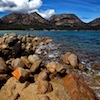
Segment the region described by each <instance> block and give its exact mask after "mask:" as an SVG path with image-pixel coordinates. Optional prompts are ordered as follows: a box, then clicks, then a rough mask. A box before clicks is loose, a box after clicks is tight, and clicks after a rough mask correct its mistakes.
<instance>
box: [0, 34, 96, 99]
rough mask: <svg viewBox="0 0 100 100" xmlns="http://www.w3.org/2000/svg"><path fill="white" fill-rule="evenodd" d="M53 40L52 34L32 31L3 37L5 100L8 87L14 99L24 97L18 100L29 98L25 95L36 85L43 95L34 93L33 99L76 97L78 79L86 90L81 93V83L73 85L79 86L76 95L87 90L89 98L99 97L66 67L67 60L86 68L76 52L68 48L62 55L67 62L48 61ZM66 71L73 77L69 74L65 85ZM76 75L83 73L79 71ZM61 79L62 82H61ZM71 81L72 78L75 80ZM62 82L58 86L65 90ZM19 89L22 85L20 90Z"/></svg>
mask: <svg viewBox="0 0 100 100" xmlns="http://www.w3.org/2000/svg"><path fill="white" fill-rule="evenodd" d="M51 42H52V40H51V39H49V38H48V37H45V38H39V37H36V36H29V35H24V36H22V35H16V34H9V35H4V36H3V37H0V54H1V55H0V56H1V57H0V82H1V83H3V82H4V83H5V84H1V91H0V92H1V93H0V97H1V98H0V100H2V98H3V97H2V96H3V95H4V94H7V91H9V90H11V93H8V94H7V96H8V97H9V98H11V100H17V99H18V98H22V99H18V100H23V99H25V100H29V99H28V98H23V97H24V96H25V95H27V94H26V93H27V91H28V92H29V93H30V94H32V93H31V92H32V91H31V90H32V89H33V90H34V93H33V94H34V96H35V95H36V96H38V95H39V98H41V99H36V98H35V97H34V98H33V97H30V98H31V99H33V100H54V99H55V100H70V99H68V98H73V92H71V91H72V90H70V86H69V85H72V84H73V83H75V84H76V85H77V84H80V86H82V89H83V90H84V91H82V93H80V88H79V90H78V89H77V88H78V86H77V87H75V86H76V85H75V86H74V85H72V86H74V88H75V90H77V94H76V95H78V94H79V95H80V96H82V98H85V95H82V94H85V90H86V91H87V94H91V95H86V96H87V98H89V99H86V100H95V98H96V97H93V96H92V94H93V93H92V92H91V91H88V90H87V89H88V86H87V85H86V84H85V82H84V83H82V82H78V80H74V77H69V76H70V74H69V76H68V75H67V74H68V73H67V71H66V70H67V69H66V68H65V66H64V63H65V64H70V65H71V66H72V67H73V68H76V67H77V66H80V67H81V68H82V65H81V64H79V62H78V57H77V56H76V55H75V54H73V53H71V52H67V53H66V54H64V55H62V57H61V58H62V61H63V62H59V61H53V60H52V61H48V62H46V60H47V59H48V58H46V59H44V58H45V56H46V57H47V53H48V51H49V50H50V48H49V47H48V44H50V43H51ZM45 52H46V53H45ZM44 55H45V56H44ZM44 62H46V63H44ZM65 75H67V76H66V77H69V78H66V77H65V78H66V79H65V80H67V81H68V82H69V83H68V82H67V81H65V82H64V84H65V86H64V85H63V82H62V81H63V80H62V78H63V77H64V76H65ZM72 75H73V74H72ZM75 75H76V74H75ZM58 76H60V77H58ZM76 77H79V76H78V75H76ZM77 79H78V78H77ZM71 80H72V81H71ZM6 81H7V82H6ZM55 81H57V82H55ZM60 81H61V83H59V82H60ZM70 81H71V82H72V83H71V84H70ZM76 81H77V82H76ZM58 83H59V84H60V85H59V86H60V87H61V88H60V87H58V88H60V89H61V90H59V89H58V88H57V86H56V85H55V84H58ZM10 84H11V86H10V87H9V86H8V85H10ZM18 84H19V85H18ZM3 85H4V86H3ZM55 86H56V87H55ZM64 88H67V89H68V92H69V93H70V94H71V95H69V97H67V96H68V94H66V91H65V89H64ZM86 88H87V89H86ZM16 89H18V91H17V90H16ZM58 90H59V91H61V92H64V94H62V93H61V94H62V95H61V94H59V93H60V92H58ZM15 91H16V92H15ZM30 91H31V92H30ZM57 92H58V93H57ZM23 94H24V96H23ZM49 94H50V95H49ZM41 95H42V97H41ZM93 95H94V94H93ZM28 96H29V94H28ZM53 96H54V97H53ZM55 96H56V97H55ZM62 97H63V98H62ZM76 97H77V96H76ZM76 97H75V98H76ZM51 98H53V99H51ZM61 98H62V99H61ZM91 98H92V99H91ZM7 99H8V98H6V99H4V98H3V100H7ZM72 100H76V99H72ZM77 100H78V99H77Z"/></svg>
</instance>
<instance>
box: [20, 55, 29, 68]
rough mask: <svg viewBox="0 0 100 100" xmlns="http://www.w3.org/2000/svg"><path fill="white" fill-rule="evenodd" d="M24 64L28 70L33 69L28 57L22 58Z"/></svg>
mask: <svg viewBox="0 0 100 100" xmlns="http://www.w3.org/2000/svg"><path fill="white" fill-rule="evenodd" d="M21 60H22V62H23V63H24V64H25V66H27V68H30V67H31V63H30V62H29V61H28V58H27V57H26V56H22V57H21Z"/></svg>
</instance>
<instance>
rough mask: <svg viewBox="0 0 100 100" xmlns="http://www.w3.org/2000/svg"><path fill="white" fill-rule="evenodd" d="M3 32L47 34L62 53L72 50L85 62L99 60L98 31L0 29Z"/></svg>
mask: <svg viewBox="0 0 100 100" xmlns="http://www.w3.org/2000/svg"><path fill="white" fill-rule="evenodd" d="M4 33H16V34H33V35H37V36H43V37H44V36H48V37H50V38H52V39H53V40H54V42H55V43H56V44H57V45H60V48H59V50H60V51H61V52H62V53H64V52H67V51H72V52H74V53H76V54H77V55H78V56H79V57H80V59H84V60H86V61H87V62H91V61H92V62H93V61H97V62H100V31H27V30H25V31H22V30H21V31H19V30H9V31H8V30H6V31H0V34H1V35H3V34H4Z"/></svg>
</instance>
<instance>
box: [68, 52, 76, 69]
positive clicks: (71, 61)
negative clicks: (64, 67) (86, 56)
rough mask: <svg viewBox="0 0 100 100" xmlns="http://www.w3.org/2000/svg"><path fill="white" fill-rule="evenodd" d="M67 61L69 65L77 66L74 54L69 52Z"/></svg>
mask: <svg viewBox="0 0 100 100" xmlns="http://www.w3.org/2000/svg"><path fill="white" fill-rule="evenodd" d="M68 61H69V63H70V65H71V66H72V67H77V66H78V58H77V56H76V55H75V54H71V55H70V56H69V57H68Z"/></svg>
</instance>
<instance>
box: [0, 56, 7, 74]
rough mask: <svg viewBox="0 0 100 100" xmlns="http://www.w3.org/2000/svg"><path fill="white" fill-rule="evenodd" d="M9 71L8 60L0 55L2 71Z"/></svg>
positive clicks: (0, 70) (0, 71) (0, 68)
mask: <svg viewBox="0 0 100 100" xmlns="http://www.w3.org/2000/svg"><path fill="white" fill-rule="evenodd" d="M7 71H8V68H7V65H6V62H5V61H4V59H3V58H2V57H0V73H6V72H7Z"/></svg>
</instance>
